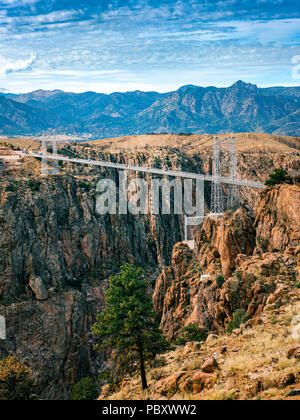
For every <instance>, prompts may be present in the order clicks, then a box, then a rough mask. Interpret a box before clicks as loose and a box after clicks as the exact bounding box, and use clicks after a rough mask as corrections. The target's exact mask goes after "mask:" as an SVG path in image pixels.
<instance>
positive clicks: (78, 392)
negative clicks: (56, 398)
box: [70, 378, 99, 401]
mask: <svg viewBox="0 0 300 420" xmlns="http://www.w3.org/2000/svg"><path fill="white" fill-rule="evenodd" d="M98 396H99V392H98V390H97V387H96V385H95V384H94V381H93V379H92V378H83V379H81V381H79V382H78V383H77V384H76V385H75V386H74V387H73V389H72V395H71V397H70V400H71V401H83V400H85V401H91V400H95V399H96V398H97V397H98Z"/></svg>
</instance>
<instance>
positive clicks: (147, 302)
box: [92, 264, 168, 389]
mask: <svg viewBox="0 0 300 420" xmlns="http://www.w3.org/2000/svg"><path fill="white" fill-rule="evenodd" d="M142 274H143V271H142V269H141V268H135V267H134V266H133V265H130V264H125V265H124V266H122V267H121V271H120V273H119V274H117V275H116V276H112V277H111V278H110V286H109V288H108V290H107V292H106V293H105V303H106V307H105V309H104V310H103V312H102V313H101V314H100V315H98V317H97V322H96V323H95V324H94V326H93V327H92V332H93V334H94V335H95V336H96V337H98V338H99V339H100V341H101V344H100V348H110V349H113V350H115V351H116V353H117V354H122V353H123V355H124V353H128V354H129V353H130V354H134V355H135V360H138V361H139V366H140V375H141V381H142V387H143V389H146V388H147V387H148V385H147V379H146V370H145V365H146V363H147V361H149V360H151V359H153V358H154V357H155V356H156V354H158V353H160V352H162V351H163V350H165V349H166V348H167V345H168V344H167V342H166V340H165V339H164V338H163V336H162V333H161V331H160V329H159V326H158V322H157V321H156V319H155V314H154V312H153V304H152V300H151V297H150V295H149V293H148V283H147V281H146V280H144V279H143V277H142ZM130 360H131V363H133V361H132V359H130ZM128 370H130V369H129V366H128Z"/></svg>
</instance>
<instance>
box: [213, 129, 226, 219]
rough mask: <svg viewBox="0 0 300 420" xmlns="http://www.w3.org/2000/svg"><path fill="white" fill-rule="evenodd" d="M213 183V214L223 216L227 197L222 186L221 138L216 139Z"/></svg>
mask: <svg viewBox="0 0 300 420" xmlns="http://www.w3.org/2000/svg"><path fill="white" fill-rule="evenodd" d="M213 177H214V178H213V182H212V189H211V213H212V214H216V215H217V214H223V213H224V211H225V197H224V193H223V190H222V184H221V153H220V144H219V138H218V137H217V136H215V137H214V152H213Z"/></svg>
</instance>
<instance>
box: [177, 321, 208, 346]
mask: <svg viewBox="0 0 300 420" xmlns="http://www.w3.org/2000/svg"><path fill="white" fill-rule="evenodd" d="M181 334H182V335H181V337H180V338H178V339H177V341H176V343H175V344H176V345H177V346H184V345H185V344H186V343H188V342H189V341H205V340H206V338H207V333H206V332H204V331H203V329H202V328H199V326H198V325H197V324H189V325H187V326H186V327H184V328H182V330H181Z"/></svg>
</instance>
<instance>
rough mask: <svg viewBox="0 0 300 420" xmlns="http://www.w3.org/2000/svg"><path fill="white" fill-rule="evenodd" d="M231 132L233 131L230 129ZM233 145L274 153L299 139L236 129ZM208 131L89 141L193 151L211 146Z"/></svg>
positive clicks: (130, 147)
mask: <svg viewBox="0 0 300 420" xmlns="http://www.w3.org/2000/svg"><path fill="white" fill-rule="evenodd" d="M232 134H233V133H232ZM232 134H226V135H219V138H220V139H225V138H229V137H230V136H231V135H232ZM234 135H235V137H236V145H237V151H238V152H245V151H252V152H257V151H260V152H271V153H274V152H277V153H292V152H296V151H297V149H296V148H294V147H289V146H288V145H287V144H284V143H289V144H295V146H296V147H297V146H298V147H299V146H300V139H299V138H297V137H288V136H276V135H271V134H254V133H237V134H234ZM213 137H214V136H212V135H192V136H178V135H176V134H166V135H160V134H158V135H140V136H128V137H118V138H114V139H105V140H98V141H93V142H90V144H91V145H94V146H99V147H103V148H105V149H108V150H110V151H122V150H123V151H124V150H133V151H135V150H139V151H140V150H145V149H147V148H149V149H151V150H153V148H167V147H172V148H180V149H183V150H185V151H187V152H191V153H195V152H197V151H200V150H204V149H207V148H212V146H213Z"/></svg>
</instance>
